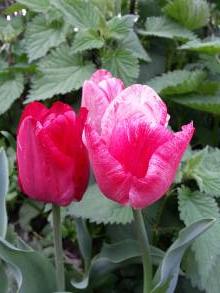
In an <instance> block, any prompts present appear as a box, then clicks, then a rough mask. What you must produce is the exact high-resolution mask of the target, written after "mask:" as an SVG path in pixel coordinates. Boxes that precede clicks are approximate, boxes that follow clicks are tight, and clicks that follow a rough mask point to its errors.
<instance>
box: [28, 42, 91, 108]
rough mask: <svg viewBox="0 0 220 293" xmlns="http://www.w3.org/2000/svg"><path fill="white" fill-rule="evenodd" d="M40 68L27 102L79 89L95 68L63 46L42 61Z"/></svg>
mask: <svg viewBox="0 0 220 293" xmlns="http://www.w3.org/2000/svg"><path fill="white" fill-rule="evenodd" d="M39 70H40V74H39V75H37V76H35V77H34V79H33V81H32V88H31V91H30V94H29V98H28V100H27V101H26V102H30V101H34V100H45V99H47V98H51V97H53V96H54V95H58V94H65V93H68V92H70V91H72V90H77V89H79V88H80V87H81V86H82V84H83V82H84V80H85V79H89V78H90V76H91V74H92V72H93V71H94V70H95V68H94V65H93V64H92V63H91V62H86V61H83V58H82V56H80V55H73V54H71V49H70V48H69V47H67V46H62V47H60V48H57V49H56V50H53V51H52V52H51V53H50V55H48V56H46V57H44V58H43V59H42V60H41V61H40V63H39Z"/></svg>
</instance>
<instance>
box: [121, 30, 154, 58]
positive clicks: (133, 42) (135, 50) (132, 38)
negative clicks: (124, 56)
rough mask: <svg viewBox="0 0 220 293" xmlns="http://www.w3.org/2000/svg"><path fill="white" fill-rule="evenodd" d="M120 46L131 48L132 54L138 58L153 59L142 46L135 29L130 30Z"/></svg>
mask: <svg viewBox="0 0 220 293" xmlns="http://www.w3.org/2000/svg"><path fill="white" fill-rule="evenodd" d="M120 48H121V49H127V50H130V51H131V52H132V54H133V55H134V56H135V57H136V58H138V59H142V60H144V61H146V62H150V61H151V58H150V56H149V55H148V53H147V52H146V50H145V49H144V47H143V46H142V44H141V42H140V40H139V38H138V36H137V35H136V33H135V32H134V31H133V30H130V32H129V33H128V35H127V36H126V37H125V38H123V39H122V40H121V42H120Z"/></svg>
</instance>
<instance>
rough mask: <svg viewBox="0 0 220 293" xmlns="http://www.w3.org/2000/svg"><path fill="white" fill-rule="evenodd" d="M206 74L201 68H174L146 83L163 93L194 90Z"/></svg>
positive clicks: (180, 92)
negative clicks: (193, 69)
mask: <svg viewBox="0 0 220 293" xmlns="http://www.w3.org/2000/svg"><path fill="white" fill-rule="evenodd" d="M205 76H206V74H205V73H204V72H203V71H201V70H195V71H188V70H174V71H170V72H167V73H164V74H163V75H161V76H158V77H155V78H153V79H151V80H149V82H148V85H149V86H151V87H152V88H153V89H155V90H156V91H157V92H158V93H160V94H163V95H180V94H185V93H190V92H195V91H196V90H197V88H198V87H199V85H200V84H201V82H202V81H203V80H204V79H205Z"/></svg>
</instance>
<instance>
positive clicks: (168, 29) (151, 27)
mask: <svg viewBox="0 0 220 293" xmlns="http://www.w3.org/2000/svg"><path fill="white" fill-rule="evenodd" d="M145 28H146V29H145V30H142V29H140V30H138V32H139V33H140V34H141V35H145V36H154V37H160V38H168V39H179V40H193V39H195V38H196V35H195V34H194V33H192V32H191V31H189V30H188V29H186V28H184V27H182V26H181V25H179V24H178V23H176V22H174V21H172V20H170V19H168V18H166V17H163V16H162V17H160V16H158V17H155V16H152V17H148V18H147V20H146V23H145Z"/></svg>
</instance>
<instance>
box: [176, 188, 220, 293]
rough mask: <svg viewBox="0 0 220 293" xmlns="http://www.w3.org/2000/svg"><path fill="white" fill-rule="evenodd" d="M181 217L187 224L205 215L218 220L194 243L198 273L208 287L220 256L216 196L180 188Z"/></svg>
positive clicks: (219, 219) (202, 282)
mask: <svg viewBox="0 0 220 293" xmlns="http://www.w3.org/2000/svg"><path fill="white" fill-rule="evenodd" d="M178 202H179V211H180V217H181V219H182V220H183V221H184V223H185V225H186V226H188V225H191V223H193V222H195V221H198V220H199V219H202V218H204V217H207V218H208V217H209V218H211V217H213V218H215V219H216V220H217V221H216V223H215V224H214V225H213V227H211V228H210V229H209V230H208V231H207V232H206V233H204V234H203V235H201V236H200V237H199V238H198V239H196V241H195V242H194V243H193V245H192V250H193V252H194V254H195V260H196V262H197V264H198V266H197V268H198V274H199V276H200V279H201V284H202V287H204V288H207V287H206V284H208V282H209V278H210V276H211V275H212V274H213V273H214V271H213V269H214V266H215V264H216V263H217V260H218V259H219V257H220V216H219V208H218V205H217V203H216V201H215V199H214V198H211V197H210V196H207V195H206V194H203V193H200V192H199V191H195V192H191V191H190V190H189V189H188V188H184V187H182V188H181V189H179V190H178Z"/></svg>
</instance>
